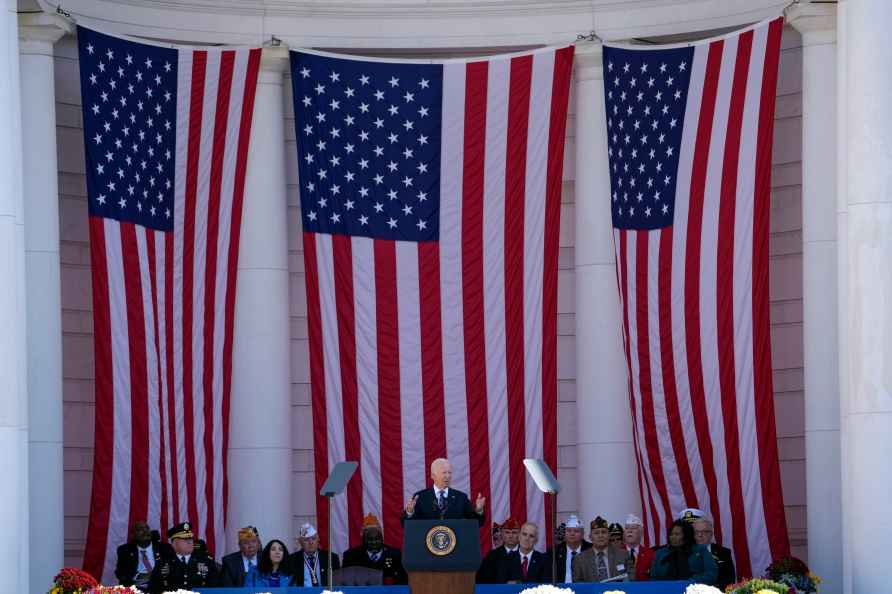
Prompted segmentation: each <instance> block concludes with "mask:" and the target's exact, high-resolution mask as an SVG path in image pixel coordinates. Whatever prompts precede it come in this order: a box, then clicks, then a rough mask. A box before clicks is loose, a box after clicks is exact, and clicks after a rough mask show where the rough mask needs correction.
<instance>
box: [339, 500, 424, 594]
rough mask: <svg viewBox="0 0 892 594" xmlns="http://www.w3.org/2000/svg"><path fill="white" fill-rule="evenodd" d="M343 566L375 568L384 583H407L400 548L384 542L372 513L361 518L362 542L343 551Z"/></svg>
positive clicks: (379, 526) (379, 525)
mask: <svg viewBox="0 0 892 594" xmlns="http://www.w3.org/2000/svg"><path fill="white" fill-rule="evenodd" d="M344 567H368V568H370V569H377V570H378V571H380V572H381V580H382V583H383V584H384V585H391V584H408V583H409V577H408V576H407V575H406V570H405V569H403V558H402V554H401V553H400V550H399V549H395V548H393V547H389V546H387V545H385V544H384V533H383V532H382V531H381V523H380V522H378V518H377V517H376V516H375V515H374V514H367V515H366V517H365V518H364V519H363V520H362V544H361V545H359V546H358V547H353V548H352V549H347V550H346V551H344Z"/></svg>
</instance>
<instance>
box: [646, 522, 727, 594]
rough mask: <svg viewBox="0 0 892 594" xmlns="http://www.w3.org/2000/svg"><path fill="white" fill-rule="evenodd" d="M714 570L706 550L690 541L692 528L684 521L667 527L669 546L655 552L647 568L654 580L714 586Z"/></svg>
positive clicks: (712, 560) (692, 539) (692, 532)
mask: <svg viewBox="0 0 892 594" xmlns="http://www.w3.org/2000/svg"><path fill="white" fill-rule="evenodd" d="M718 573H719V570H718V567H717V566H716V564H715V560H714V559H713V558H712V554H710V552H709V550H708V549H707V548H706V547H705V546H703V545H698V544H697V543H695V542H694V528H693V526H691V525H690V524H689V523H687V522H685V521H684V520H676V521H675V522H673V523H672V525H671V526H670V527H669V544H668V545H666V546H665V547H662V548H659V549H657V551H656V556H655V557H654V561H653V564H652V565H651V566H650V577H651V579H654V580H688V581H692V582H698V583H701V584H710V585H714V584H715V582H716V579H717V578H718Z"/></svg>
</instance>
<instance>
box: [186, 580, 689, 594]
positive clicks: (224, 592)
mask: <svg viewBox="0 0 892 594" xmlns="http://www.w3.org/2000/svg"><path fill="white" fill-rule="evenodd" d="M688 584H690V582H614V583H608V584H556V585H557V586H558V587H559V588H570V589H572V590H573V592H577V593H579V594H600V593H601V592H606V591H608V590H621V591H623V592H625V593H626V594H684V590H685V588H686V587H687V586H688ZM531 585H535V584H526V585H524V584H504V585H502V584H487V585H480V586H477V588H476V592H477V594H517V593H518V592H520V591H521V590H523V589H524V588H528V587H530V586H531ZM324 589H325V588H266V589H263V588H211V589H199V590H198V592H202V593H207V594H254V593H256V592H274V593H275V594H280V593H281V594H318V593H319V592H322V591H323V590H324ZM333 590H334V591H336V592H344V594H409V587H408V586H366V587H362V588H358V587H346V586H344V587H339V586H335V587H334V588H333Z"/></svg>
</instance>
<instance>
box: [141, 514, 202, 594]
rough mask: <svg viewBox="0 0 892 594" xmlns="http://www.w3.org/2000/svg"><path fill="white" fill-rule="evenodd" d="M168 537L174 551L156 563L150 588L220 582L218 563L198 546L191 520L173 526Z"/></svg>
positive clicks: (157, 590) (169, 588)
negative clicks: (195, 541) (194, 539)
mask: <svg viewBox="0 0 892 594" xmlns="http://www.w3.org/2000/svg"><path fill="white" fill-rule="evenodd" d="M167 538H168V540H170V545H171V547H172V548H173V555H172V556H169V557H166V558H164V559H161V560H160V561H159V562H158V563H157V564H156V565H155V568H154V569H153V570H152V577H151V578H150V579H149V592H151V593H153V594H154V593H160V592H169V591H173V590H180V589H183V590H191V589H192V588H193V587H199V588H215V587H216V586H217V585H218V579H217V564H216V563H214V560H213V559H211V558H210V557H208V556H207V554H206V553H204V552H202V551H198V550H197V549H196V548H195V543H194V541H193V536H192V527H191V525H190V524H189V522H181V523H179V524H177V525H176V526H174V527H172V528H171V529H170V530H168V531H167Z"/></svg>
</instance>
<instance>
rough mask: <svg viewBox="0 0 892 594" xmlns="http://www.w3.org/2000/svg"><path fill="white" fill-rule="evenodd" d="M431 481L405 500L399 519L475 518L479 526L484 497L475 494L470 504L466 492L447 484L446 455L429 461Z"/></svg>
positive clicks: (449, 466) (449, 478) (449, 471)
mask: <svg viewBox="0 0 892 594" xmlns="http://www.w3.org/2000/svg"><path fill="white" fill-rule="evenodd" d="M431 480H432V481H433V482H434V486H433V487H430V488H428V489H422V490H421V491H418V492H417V493H415V494H414V495H413V496H412V497H411V498H410V499H409V501H407V502H406V509H405V510H404V512H403V519H407V518H408V519H411V520H438V519H440V520H442V519H450V520H464V519H470V520H477V522H478V523H479V524H480V525H481V526H482V525H483V519H484V508H483V506H484V505H486V498H485V497H484V496H483V494H482V493H478V494H477V501H476V502H475V503H474V505H473V506H472V505H471V500H470V499H469V498H468V496H467V495H465V494H464V493H462V492H461V491H459V490H457V489H453V488H451V487H450V486H449V484H450V483H451V482H452V464H450V463H449V460H447V459H446V458H437V459H436V460H434V461H433V462H431Z"/></svg>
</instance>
